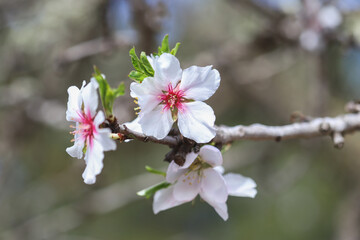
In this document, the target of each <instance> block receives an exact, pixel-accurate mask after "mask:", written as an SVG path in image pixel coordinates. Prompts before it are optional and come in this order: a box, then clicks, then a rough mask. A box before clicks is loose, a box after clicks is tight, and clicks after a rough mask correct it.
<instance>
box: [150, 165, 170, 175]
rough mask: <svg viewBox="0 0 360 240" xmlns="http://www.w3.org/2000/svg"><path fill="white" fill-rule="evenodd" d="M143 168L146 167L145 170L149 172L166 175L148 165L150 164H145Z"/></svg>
mask: <svg viewBox="0 0 360 240" xmlns="http://www.w3.org/2000/svg"><path fill="white" fill-rule="evenodd" d="M145 169H146V171H148V172H149V173H153V174H158V175H162V176H164V177H166V173H165V172H163V171H159V170H156V169H153V168H152V167H150V166H145Z"/></svg>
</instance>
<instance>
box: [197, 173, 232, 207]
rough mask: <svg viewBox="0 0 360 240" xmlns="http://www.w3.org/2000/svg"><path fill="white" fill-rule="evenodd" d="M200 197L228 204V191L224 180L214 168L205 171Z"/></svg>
mask: <svg viewBox="0 0 360 240" xmlns="http://www.w3.org/2000/svg"><path fill="white" fill-rule="evenodd" d="M203 174H204V176H203V177H202V179H201V191H200V195H201V197H202V198H204V199H210V200H211V201H212V202H226V200H227V198H228V190H227V187H226V183H225V180H224V178H223V177H222V176H221V174H220V173H218V172H217V171H215V170H214V169H212V168H208V169H205V170H204V171H203Z"/></svg>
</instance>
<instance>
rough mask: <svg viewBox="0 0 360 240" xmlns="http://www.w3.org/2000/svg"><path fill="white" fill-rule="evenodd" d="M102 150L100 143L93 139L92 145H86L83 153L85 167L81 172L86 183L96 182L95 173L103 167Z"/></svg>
mask: <svg viewBox="0 0 360 240" xmlns="http://www.w3.org/2000/svg"><path fill="white" fill-rule="evenodd" d="M103 159H104V152H103V148H102V145H101V144H100V143H99V142H98V141H96V140H94V143H93V145H92V147H90V146H88V147H87V150H86V153H85V162H86V168H85V171H84V172H83V174H82V177H83V178H84V182H85V183H86V184H94V183H95V182H96V175H98V174H99V173H100V172H101V170H102V168H103V166H104V165H103Z"/></svg>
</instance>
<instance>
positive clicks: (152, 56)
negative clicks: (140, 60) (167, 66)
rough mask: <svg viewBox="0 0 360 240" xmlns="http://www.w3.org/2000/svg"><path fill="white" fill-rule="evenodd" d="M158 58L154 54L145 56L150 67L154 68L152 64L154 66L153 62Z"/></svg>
mask: <svg viewBox="0 0 360 240" xmlns="http://www.w3.org/2000/svg"><path fill="white" fill-rule="evenodd" d="M158 59H159V56H154V55H152V54H151V55H150V56H147V60H148V61H149V63H150V65H151V67H152V68H153V69H154V66H155V62H156V61H157V60H158Z"/></svg>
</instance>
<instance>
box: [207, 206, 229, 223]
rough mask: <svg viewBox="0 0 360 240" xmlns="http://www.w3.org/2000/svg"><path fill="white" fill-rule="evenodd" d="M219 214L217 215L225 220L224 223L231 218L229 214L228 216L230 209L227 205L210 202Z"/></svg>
mask: <svg viewBox="0 0 360 240" xmlns="http://www.w3.org/2000/svg"><path fill="white" fill-rule="evenodd" d="M208 203H209V204H210V205H211V206H212V207H213V208H214V209H215V211H216V212H217V214H219V216H220V217H221V218H222V219H224V221H226V220H228V218H229V214H228V208H227V205H226V202H225V203H218V202H208Z"/></svg>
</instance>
